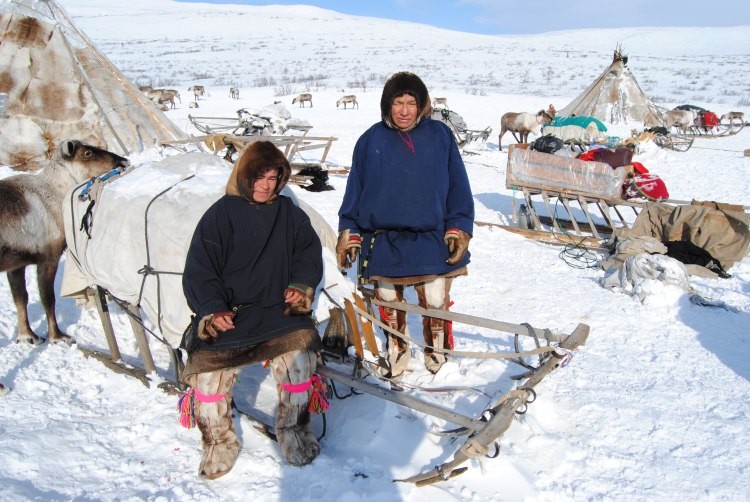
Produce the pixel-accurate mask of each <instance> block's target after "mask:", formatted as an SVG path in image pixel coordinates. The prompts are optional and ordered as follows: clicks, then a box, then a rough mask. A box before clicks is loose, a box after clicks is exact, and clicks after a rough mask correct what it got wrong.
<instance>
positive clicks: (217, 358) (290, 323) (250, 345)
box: [182, 141, 323, 479]
mask: <svg viewBox="0 0 750 502" xmlns="http://www.w3.org/2000/svg"><path fill="white" fill-rule="evenodd" d="M290 174H291V167H290V165H289V162H288V161H287V159H286V157H284V154H283V153H281V151H279V149H278V148H276V146H275V145H274V144H273V143H271V142H268V141H256V142H254V143H251V144H250V145H249V146H248V147H247V148H246V149H245V151H244V152H243V153H242V154H241V155H240V157H239V158H238V160H237V162H236V163H235V165H234V169H233V170H232V173H231V175H230V177H229V181H228V183H227V187H226V195H224V196H223V197H222V198H220V199H219V200H218V201H216V202H215V203H214V204H213V205H212V206H211V207H210V208H209V209H208V210H207V211H206V213H205V214H204V215H203V217H202V218H201V220H200V221H199V222H198V225H197V227H196V229H195V233H194V234H193V238H192V241H191V243H190V248H189V250H188V254H187V259H186V263H185V271H184V274H183V280H182V285H183V290H184V293H185V297H186V298H187V301H188V305H189V306H190V308H191V310H192V311H193V312H194V313H195V316H194V317H193V334H194V336H193V340H194V343H193V344H189V345H194V346H192V347H188V352H189V354H190V355H189V357H188V361H187V365H186V367H185V371H184V377H183V380H184V382H185V383H187V384H188V385H189V386H190V387H191V390H190V393H191V394H189V396H190V397H192V417H193V418H194V420H195V423H196V425H197V426H198V428H199V429H200V431H201V434H202V436H203V458H202V460H201V463H200V468H199V474H200V476H201V477H203V478H207V479H215V478H218V477H219V476H223V475H224V474H226V473H227V472H229V470H230V469H231V468H232V466H233V465H234V463H235V461H236V459H237V456H238V455H239V450H240V442H239V440H238V438H237V435H236V434H235V431H234V425H233V423H232V413H231V403H232V385H233V383H234V380H235V378H236V377H237V375H238V373H239V368H240V366H243V365H247V364H252V363H256V362H260V361H265V360H270V368H271V370H272V372H273V375H274V377H275V379H276V382H277V384H278V385H279V387H280V388H279V404H278V410H277V414H276V436H277V438H278V442H279V446H280V448H281V452H282V454H283V456H284V458H285V459H286V460H287V461H288V462H289V463H290V464H294V465H305V464H308V463H310V462H312V460H313V459H314V458H315V457H316V456H317V455H318V453H319V452H320V446H319V444H318V441H317V439H316V437H315V435H314V434H313V433H312V432H311V431H310V427H309V412H308V408H307V406H308V401H309V398H310V395H311V391H312V390H313V389H314V385H312V384H313V383H314V382H315V381H314V380H313V373H314V372H315V368H316V363H317V354H316V351H317V350H318V349H319V348H320V345H321V344H320V338H319V336H318V333H317V331H316V329H315V325H314V324H313V320H312V318H311V316H310V313H311V308H312V301H313V296H314V288H315V287H316V286H317V285H318V283H319V282H320V280H321V278H322V276H323V262H322V247H321V243H320V240H319V238H318V236H317V234H316V233H315V231H314V229H313V228H312V225H311V223H310V219H309V218H308V216H307V214H305V213H304V212H303V211H302V210H301V209H300V208H299V207H297V206H296V205H295V204H294V203H293V202H292V201H291V200H290V199H289V198H288V197H286V196H283V195H279V192H280V191H281V189H282V188H283V187H284V185H286V183H287V181H288V180H289V176H290Z"/></svg>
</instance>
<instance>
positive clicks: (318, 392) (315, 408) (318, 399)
mask: <svg viewBox="0 0 750 502" xmlns="http://www.w3.org/2000/svg"><path fill="white" fill-rule="evenodd" d="M310 381H311V382H312V393H311V394H310V405H309V406H308V407H307V409H308V411H309V412H310V413H317V414H318V415H320V414H322V413H325V412H326V411H328V408H330V404H329V403H328V385H326V383H325V382H324V381H323V379H322V378H320V376H318V375H313V376H312V378H310Z"/></svg>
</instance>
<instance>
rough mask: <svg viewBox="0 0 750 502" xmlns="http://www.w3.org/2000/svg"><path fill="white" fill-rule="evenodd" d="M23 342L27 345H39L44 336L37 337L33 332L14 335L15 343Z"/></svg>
mask: <svg viewBox="0 0 750 502" xmlns="http://www.w3.org/2000/svg"><path fill="white" fill-rule="evenodd" d="M21 342H25V343H28V344H29V345H41V344H43V343H44V338H39V337H38V336H36V335H35V334H34V333H30V334H28V335H18V336H17V337H16V343H21Z"/></svg>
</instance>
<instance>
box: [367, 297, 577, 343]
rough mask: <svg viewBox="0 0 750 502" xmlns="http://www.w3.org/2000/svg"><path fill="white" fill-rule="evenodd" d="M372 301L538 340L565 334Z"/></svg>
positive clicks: (409, 304) (564, 336) (556, 337)
mask: <svg viewBox="0 0 750 502" xmlns="http://www.w3.org/2000/svg"><path fill="white" fill-rule="evenodd" d="M372 303H373V304H375V305H382V306H383V307H389V308H394V309H396V310H402V311H404V312H409V313H412V314H419V315H421V316H426V317H435V318H437V319H445V320H448V321H455V322H460V323H462V324H469V325H471V326H479V327H480V328H489V329H494V330H497V331H504V332H506V333H511V334H515V335H521V336H536V337H538V338H539V339H540V340H546V338H547V337H549V338H550V341H553V342H559V341H561V340H564V339H565V338H566V337H567V336H566V335H555V334H554V333H545V331H544V330H541V329H537V328H533V327H532V328H531V331H532V332H533V333H530V330H529V327H528V326H525V325H520V324H512V323H509V322H503V321H495V320H493V319H487V318H485V317H477V316H473V315H469V314H461V313H459V312H453V311H451V310H443V309H426V308H423V307H420V306H418V305H412V304H411V303H406V302H386V301H383V300H378V299H377V298H373V299H372Z"/></svg>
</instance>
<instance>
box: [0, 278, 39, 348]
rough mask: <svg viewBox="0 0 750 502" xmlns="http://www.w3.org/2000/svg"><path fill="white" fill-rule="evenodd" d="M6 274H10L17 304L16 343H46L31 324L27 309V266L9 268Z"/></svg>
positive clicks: (11, 286)
mask: <svg viewBox="0 0 750 502" xmlns="http://www.w3.org/2000/svg"><path fill="white" fill-rule="evenodd" d="M6 275H7V276H8V283H9V284H10V292H11V294H12V295H13V303H15V305H16V315H17V318H18V335H17V336H16V343H18V342H28V343H30V344H32V345H39V344H41V343H44V339H42V338H39V337H38V336H37V335H36V333H34V332H33V331H32V330H31V326H30V325H29V314H28V312H27V310H26V309H27V306H28V304H29V293H28V291H26V267H21V268H17V269H15V270H8V272H7V273H6Z"/></svg>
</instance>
